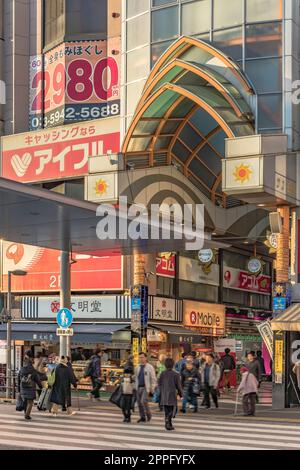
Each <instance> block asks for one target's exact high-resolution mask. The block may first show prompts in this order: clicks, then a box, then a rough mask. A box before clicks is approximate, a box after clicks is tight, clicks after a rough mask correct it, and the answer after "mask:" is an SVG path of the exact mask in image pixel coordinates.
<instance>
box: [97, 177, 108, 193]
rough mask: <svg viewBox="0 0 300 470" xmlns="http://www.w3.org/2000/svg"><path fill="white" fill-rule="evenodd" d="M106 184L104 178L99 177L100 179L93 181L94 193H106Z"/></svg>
mask: <svg viewBox="0 0 300 470" xmlns="http://www.w3.org/2000/svg"><path fill="white" fill-rule="evenodd" d="M107 189H108V184H107V182H106V181H105V179H103V178H101V179H100V180H98V181H96V183H95V193H96V194H97V196H103V195H104V194H106V193H107Z"/></svg>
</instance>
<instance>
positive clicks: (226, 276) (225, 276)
mask: <svg viewBox="0 0 300 470" xmlns="http://www.w3.org/2000/svg"><path fill="white" fill-rule="evenodd" d="M224 279H225V281H226V282H229V281H230V279H231V274H230V271H226V273H225V274H224Z"/></svg>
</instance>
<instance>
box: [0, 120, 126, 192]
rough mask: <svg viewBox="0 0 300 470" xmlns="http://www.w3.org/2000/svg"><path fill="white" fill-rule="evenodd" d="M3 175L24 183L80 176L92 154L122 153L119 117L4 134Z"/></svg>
mask: <svg viewBox="0 0 300 470" xmlns="http://www.w3.org/2000/svg"><path fill="white" fill-rule="evenodd" d="M1 141H2V176H3V177H4V178H7V179H11V180H14V181H20V182H22V183H30V182H32V183H33V182H41V181H47V180H57V179H62V178H70V177H78V176H83V175H85V174H87V173H88V160H89V157H91V156H95V155H99V158H101V155H106V154H110V153H118V152H119V150H120V122H119V119H118V118H116V119H106V120H103V121H100V122H99V121H98V122H95V123H93V122H89V123H84V124H82V123H80V124H74V125H69V126H63V127H58V128H56V129H48V130H44V131H37V132H28V133H25V134H17V135H11V136H7V137H2V139H1Z"/></svg>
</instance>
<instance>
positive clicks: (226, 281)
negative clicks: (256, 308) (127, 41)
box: [223, 266, 272, 295]
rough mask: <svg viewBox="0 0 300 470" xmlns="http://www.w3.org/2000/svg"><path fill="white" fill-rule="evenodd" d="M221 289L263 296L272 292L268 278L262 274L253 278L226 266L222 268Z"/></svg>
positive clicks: (245, 272) (244, 272)
mask: <svg viewBox="0 0 300 470" xmlns="http://www.w3.org/2000/svg"><path fill="white" fill-rule="evenodd" d="M223 287H225V288H227V289H235V290H244V291H248V292H254V293H256V294H264V295H271V290H272V284H271V278H270V276H266V275H264V274H259V275H258V276H255V275H253V274H249V273H248V272H247V271H242V270H240V269H235V268H228V267H227V266H224V269H223Z"/></svg>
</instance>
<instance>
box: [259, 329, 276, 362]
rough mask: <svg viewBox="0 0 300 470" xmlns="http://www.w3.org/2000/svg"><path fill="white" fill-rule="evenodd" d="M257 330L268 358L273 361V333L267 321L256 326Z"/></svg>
mask: <svg viewBox="0 0 300 470" xmlns="http://www.w3.org/2000/svg"><path fill="white" fill-rule="evenodd" d="M257 329H258V331H259V333H260V335H261V337H262V339H263V342H264V343H265V345H266V347H267V349H268V352H269V354H270V357H271V358H272V359H273V337H274V336H273V331H272V328H271V324H270V322H269V321H265V322H262V323H260V324H259V325H257Z"/></svg>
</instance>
